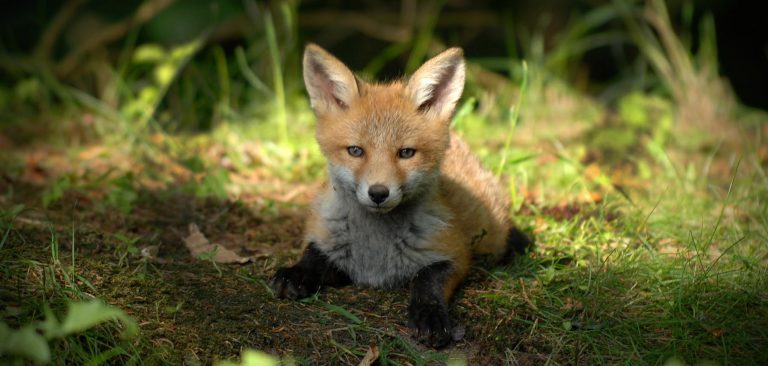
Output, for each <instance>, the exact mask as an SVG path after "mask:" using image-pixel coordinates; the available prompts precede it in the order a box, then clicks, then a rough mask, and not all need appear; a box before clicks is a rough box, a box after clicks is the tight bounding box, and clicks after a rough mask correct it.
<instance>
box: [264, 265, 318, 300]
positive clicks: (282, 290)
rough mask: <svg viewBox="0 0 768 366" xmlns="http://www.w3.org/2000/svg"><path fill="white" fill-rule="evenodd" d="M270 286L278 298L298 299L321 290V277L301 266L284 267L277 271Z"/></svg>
mask: <svg viewBox="0 0 768 366" xmlns="http://www.w3.org/2000/svg"><path fill="white" fill-rule="evenodd" d="M269 286H270V287H271V288H272V291H273V292H274V293H275V296H277V297H278V298H288V299H291V300H297V299H303V298H305V297H309V296H311V295H313V294H314V293H315V292H317V291H318V290H320V279H319V278H317V276H312V275H311V274H310V273H307V272H306V271H304V270H303V269H302V268H300V267H283V268H280V269H278V270H277V272H275V276H274V277H272V280H270V281H269Z"/></svg>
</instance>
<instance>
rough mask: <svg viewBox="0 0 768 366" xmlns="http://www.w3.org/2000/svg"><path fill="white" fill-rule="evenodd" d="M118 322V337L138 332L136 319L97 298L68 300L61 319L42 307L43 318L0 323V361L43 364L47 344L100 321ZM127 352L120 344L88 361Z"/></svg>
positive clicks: (48, 355) (47, 356) (48, 358)
mask: <svg viewBox="0 0 768 366" xmlns="http://www.w3.org/2000/svg"><path fill="white" fill-rule="evenodd" d="M113 321H119V323H120V327H119V328H121V334H120V337H121V338H122V339H130V338H133V337H135V336H136V335H137V334H138V330H139V327H138V325H137V324H136V321H135V320H133V319H132V318H131V317H129V316H127V315H126V314H125V313H124V312H123V311H122V310H120V309H118V308H115V307H113V306H110V305H107V304H104V303H103V302H102V301H101V300H91V301H88V302H70V303H69V304H68V306H67V313H66V315H65V316H64V317H63V319H62V320H61V321H59V319H57V318H56V316H54V315H53V313H52V312H51V311H50V309H46V310H45V319H43V320H41V321H35V322H32V323H30V324H26V325H23V326H22V327H20V328H19V329H11V328H10V327H9V326H8V325H7V324H6V323H4V322H0V360H2V359H6V360H8V361H14V360H16V361H18V360H30V361H33V362H36V363H40V364H47V363H50V362H51V361H52V359H51V343H54V342H57V341H59V340H61V339H64V338H66V337H74V336H77V335H78V334H80V333H83V332H85V331H87V330H88V329H91V328H94V327H96V326H99V325H101V324H104V323H109V322H113ZM121 354H122V355H127V352H126V351H125V350H124V349H123V348H121V347H120V346H116V347H115V348H112V349H110V350H108V351H105V352H103V353H100V354H97V355H94V358H93V359H92V360H91V361H96V360H100V362H104V361H106V360H109V359H110V358H113V357H115V356H118V355H121Z"/></svg>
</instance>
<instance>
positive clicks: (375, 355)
mask: <svg viewBox="0 0 768 366" xmlns="http://www.w3.org/2000/svg"><path fill="white" fill-rule="evenodd" d="M378 359H379V346H377V345H376V343H371V345H370V346H368V352H366V353H365V357H363V359H362V360H361V361H360V363H359V364H358V366H371V365H373V364H374V363H375V362H376V360H378Z"/></svg>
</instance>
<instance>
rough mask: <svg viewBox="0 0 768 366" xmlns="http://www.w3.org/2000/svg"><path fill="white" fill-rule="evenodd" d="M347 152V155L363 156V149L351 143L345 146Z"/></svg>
mask: <svg viewBox="0 0 768 366" xmlns="http://www.w3.org/2000/svg"><path fill="white" fill-rule="evenodd" d="M347 152H348V153H349V155H351V156H354V157H356V158H359V157H361V156H363V149H362V148H361V147H360V146H355V145H352V146H350V147H348V148H347Z"/></svg>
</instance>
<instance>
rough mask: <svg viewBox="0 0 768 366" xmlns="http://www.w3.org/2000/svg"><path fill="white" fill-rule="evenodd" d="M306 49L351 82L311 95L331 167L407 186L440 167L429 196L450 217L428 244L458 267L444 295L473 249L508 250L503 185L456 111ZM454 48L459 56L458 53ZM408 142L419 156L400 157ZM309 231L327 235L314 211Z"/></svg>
mask: <svg viewBox="0 0 768 366" xmlns="http://www.w3.org/2000/svg"><path fill="white" fill-rule="evenodd" d="M307 50H308V52H309V53H312V54H313V55H314V57H320V58H325V59H327V60H326V61H327V62H326V64H327V65H331V67H330V70H325V71H327V72H328V73H329V74H330V75H332V76H333V77H335V78H337V79H339V80H341V82H340V84H343V86H344V87H345V89H343V90H341V91H339V92H338V93H336V100H330V101H329V100H322V99H320V98H318V97H316V96H312V95H311V96H312V97H313V100H312V103H313V108H314V109H315V112H316V115H317V117H318V121H317V141H318V143H319V145H320V148H321V150H322V152H323V154H324V155H325V156H326V158H327V159H328V161H329V163H330V164H331V165H335V166H343V167H346V168H348V169H349V170H351V172H352V173H353V174H354V176H355V179H357V180H366V181H369V182H372V183H382V184H386V185H392V186H400V185H402V184H404V182H405V180H406V179H407V177H408V174H409V173H411V172H414V171H428V170H430V169H434V168H436V167H439V169H440V172H441V174H440V177H439V179H438V181H437V182H436V184H438V185H439V186H438V187H437V190H436V194H434V196H433V198H431V199H433V200H434V202H433V204H434V205H435V207H438V209H439V210H441V211H443V212H445V214H446V216H447V217H450V220H449V222H448V225H447V227H446V228H445V229H443V230H442V231H441V232H440V233H439V234H438V235H435V236H434V238H432V241H431V242H430V249H431V250H433V251H435V252H439V253H443V254H445V255H446V256H447V257H449V258H450V259H451V261H452V263H453V267H454V272H453V273H452V274H451V276H450V278H449V279H448V283H446V285H445V288H444V291H445V297H446V299H448V298H450V297H451V296H452V294H453V291H454V289H455V288H456V286H457V285H458V284H459V283H460V282H461V280H462V279H463V278H464V277H465V275H466V273H467V271H468V269H469V267H470V265H471V261H472V257H473V255H488V256H490V257H492V258H496V259H498V258H500V257H501V256H502V255H503V254H504V252H505V250H506V238H507V234H508V232H509V230H510V222H509V217H508V211H509V204H508V201H507V198H506V195H505V194H504V190H503V189H502V188H501V186H500V184H499V182H498V181H497V179H496V177H495V176H493V175H492V174H491V173H490V172H489V171H487V170H486V169H484V168H483V167H482V165H481V163H480V162H479V161H478V159H477V158H476V157H474V156H473V155H472V154H471V152H470V151H469V147H468V146H467V144H466V143H465V142H464V141H463V140H462V139H461V138H460V137H459V136H458V135H456V134H454V133H451V132H450V131H449V122H450V113H448V114H446V113H441V112H440V110H439V109H435V110H434V111H433V110H428V111H427V112H424V111H422V110H419V106H418V105H416V104H415V103H414V97H413V95H414V93H416V92H417V91H416V90H414V88H415V86H413V85H409V83H408V82H406V81H395V82H390V83H383V84H375V83H366V82H363V81H361V80H359V79H357V78H356V77H355V76H354V75H352V74H351V73H350V72H348V70H347V69H346V68H345V67H343V64H341V63H340V62H338V61H337V60H336V59H335V58H333V56H330V55H329V54H327V53H326V52H325V51H324V50H322V49H320V48H319V47H317V46H314V45H310V46H308V47H307ZM454 53H457V55H458V57H460V56H461V54H460V51H454ZM438 61H439V60H438ZM430 62H437V61H430ZM305 64H306V61H305ZM338 65H341V66H338ZM310 66H311V65H310ZM337 66H338V69H337ZM438 66H439V65H438ZM305 67H306V66H305ZM429 67H431V66H430V65H429V64H427V65H425V68H423V69H424V70H426V71H423V72H429V71H430V69H429ZM462 67H463V64H462ZM420 71H421V70H420ZM462 73H463V69H462ZM307 83H308V84H310V83H315V84H314V85H319V87H323V88H326V89H331V90H337V89H334V88H336V87H338V86H336V85H333V84H332V83H326V84H320V82H317V81H315V80H312V79H308V80H307ZM462 83H463V74H462ZM351 145H356V146H361V147H362V148H363V149H364V150H365V155H364V156H362V157H353V156H350V154H348V152H347V148H348V147H349V146H351ZM404 147H411V148H414V149H416V151H417V154H416V155H415V156H414V157H413V158H410V159H398V157H397V152H398V150H399V149H401V148H404ZM333 189H334V188H333V187H331V186H329V187H328V188H327V191H326V192H324V193H323V195H329V194H333V192H332V190H333ZM308 231H309V233H308V237H309V238H315V239H320V240H322V239H324V238H326V237H327V235H328V233H327V229H326V228H325V227H324V226H323V223H322V222H321V220H320V219H318V218H316V217H314V218H311V219H310V223H309V227H308Z"/></svg>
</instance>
